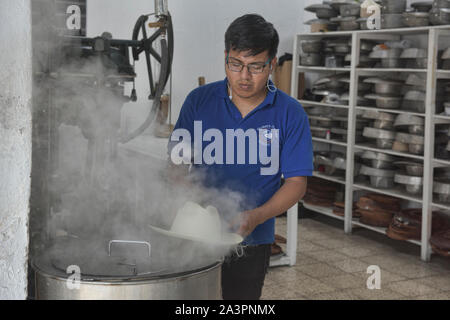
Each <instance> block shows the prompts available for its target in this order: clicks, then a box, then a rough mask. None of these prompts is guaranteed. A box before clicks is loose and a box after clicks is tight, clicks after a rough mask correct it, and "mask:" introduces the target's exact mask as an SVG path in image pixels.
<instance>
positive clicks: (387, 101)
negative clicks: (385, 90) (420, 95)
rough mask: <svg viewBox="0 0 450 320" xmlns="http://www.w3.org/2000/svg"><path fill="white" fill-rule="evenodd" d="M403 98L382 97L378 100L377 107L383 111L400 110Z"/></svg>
mask: <svg viewBox="0 0 450 320" xmlns="http://www.w3.org/2000/svg"><path fill="white" fill-rule="evenodd" d="M401 101H402V98H399V97H382V96H379V97H378V98H377V99H376V105H377V107H378V108H382V109H398V108H399V107H400V104H401Z"/></svg>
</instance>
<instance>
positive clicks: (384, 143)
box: [376, 139, 394, 149]
mask: <svg viewBox="0 0 450 320" xmlns="http://www.w3.org/2000/svg"><path fill="white" fill-rule="evenodd" d="M393 144H394V140H390V139H376V145H377V148H380V149H392V145H393Z"/></svg>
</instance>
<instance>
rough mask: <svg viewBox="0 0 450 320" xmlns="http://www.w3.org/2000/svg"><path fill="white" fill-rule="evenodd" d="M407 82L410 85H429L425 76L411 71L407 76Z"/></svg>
mask: <svg viewBox="0 0 450 320" xmlns="http://www.w3.org/2000/svg"><path fill="white" fill-rule="evenodd" d="M405 84H407V85H410V86H418V87H423V88H425V86H426V85H427V79H426V77H425V76H422V75H419V74H416V73H411V74H410V75H409V76H408V77H407V78H406V81H405ZM424 91H425V90H424Z"/></svg>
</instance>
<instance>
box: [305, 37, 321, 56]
mask: <svg viewBox="0 0 450 320" xmlns="http://www.w3.org/2000/svg"><path fill="white" fill-rule="evenodd" d="M301 46H302V50H303V52H304V53H320V52H321V50H322V47H323V43H322V41H321V40H309V41H302V42H301Z"/></svg>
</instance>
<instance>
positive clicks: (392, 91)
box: [375, 59, 403, 96]
mask: <svg viewBox="0 0 450 320" xmlns="http://www.w3.org/2000/svg"><path fill="white" fill-rule="evenodd" d="M383 60H388V59H383ZM402 88H403V83H399V82H393V81H385V82H379V83H375V92H376V93H378V94H386V95H394V96H395V95H399V92H400V91H401V89H402Z"/></svg>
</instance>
